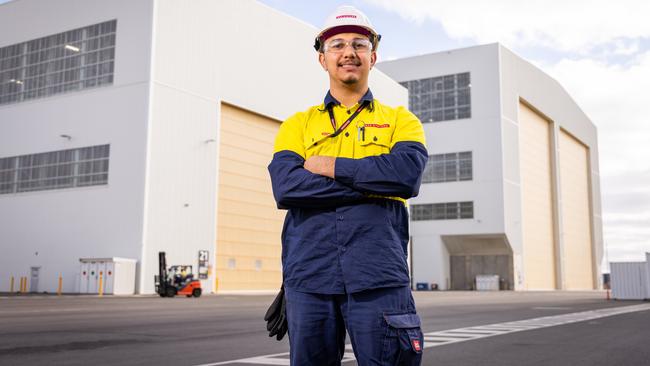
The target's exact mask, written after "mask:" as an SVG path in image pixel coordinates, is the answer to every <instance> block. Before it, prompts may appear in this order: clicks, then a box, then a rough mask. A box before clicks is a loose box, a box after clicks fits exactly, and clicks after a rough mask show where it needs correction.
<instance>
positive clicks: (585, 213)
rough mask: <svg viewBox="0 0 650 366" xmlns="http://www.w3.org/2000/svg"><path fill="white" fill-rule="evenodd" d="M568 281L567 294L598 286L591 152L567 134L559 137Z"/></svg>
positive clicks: (563, 132)
mask: <svg viewBox="0 0 650 366" xmlns="http://www.w3.org/2000/svg"><path fill="white" fill-rule="evenodd" d="M559 150H560V164H559V165H560V190H561V197H562V202H561V204H560V207H561V209H562V243H563V252H564V253H562V254H563V260H564V280H565V289H567V290H591V289H594V288H595V285H594V270H593V251H592V240H591V221H590V218H591V209H590V206H589V196H590V192H589V162H588V156H589V151H588V149H587V147H586V146H585V145H583V144H582V143H581V142H580V141H578V140H576V139H575V138H573V137H572V136H571V135H569V134H568V133H566V132H565V131H563V130H560V136H559Z"/></svg>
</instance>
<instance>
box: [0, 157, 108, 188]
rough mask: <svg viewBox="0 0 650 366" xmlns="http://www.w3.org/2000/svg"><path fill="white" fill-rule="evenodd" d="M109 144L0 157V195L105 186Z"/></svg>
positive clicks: (106, 182)
mask: <svg viewBox="0 0 650 366" xmlns="http://www.w3.org/2000/svg"><path fill="white" fill-rule="evenodd" d="M109 155H110V145H99V146H90V147H84V148H80V149H71V150H61V151H52V152H45V153H40V154H32V155H22V156H13V157H7V158H0V194H8V193H20V192H30V191H43V190H51V189H61V188H72V187H85V186H95V185H102V184H108V161H109Z"/></svg>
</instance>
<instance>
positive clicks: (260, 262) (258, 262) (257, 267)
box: [255, 259, 262, 271]
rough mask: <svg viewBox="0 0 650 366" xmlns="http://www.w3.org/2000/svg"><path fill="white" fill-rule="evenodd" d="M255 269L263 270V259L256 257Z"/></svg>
mask: <svg viewBox="0 0 650 366" xmlns="http://www.w3.org/2000/svg"><path fill="white" fill-rule="evenodd" d="M255 270H256V271H261V270H262V260H261V259H256V260H255Z"/></svg>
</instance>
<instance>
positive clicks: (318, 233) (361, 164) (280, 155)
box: [269, 6, 427, 366]
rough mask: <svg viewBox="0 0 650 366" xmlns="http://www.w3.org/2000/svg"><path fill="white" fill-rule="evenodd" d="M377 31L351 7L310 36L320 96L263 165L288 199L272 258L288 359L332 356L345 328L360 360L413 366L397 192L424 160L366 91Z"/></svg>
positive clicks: (284, 131) (403, 191)
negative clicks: (325, 83) (279, 281)
mask: <svg viewBox="0 0 650 366" xmlns="http://www.w3.org/2000/svg"><path fill="white" fill-rule="evenodd" d="M379 40H380V36H379V35H378V34H377V32H376V31H375V30H374V28H373V27H372V25H371V24H370V22H369V20H368V18H367V17H366V16H365V15H364V14H363V13H361V12H360V11H359V10H357V9H355V8H354V7H351V6H342V7H339V8H338V9H336V11H335V12H334V14H332V15H331V16H330V17H329V18H328V19H327V21H326V26H325V27H324V29H323V30H322V31H321V32H320V33H319V34H318V36H317V38H316V45H315V48H316V49H317V51H318V59H319V62H320V64H321V66H322V67H323V69H324V70H325V71H326V72H327V73H328V74H329V81H330V90H329V92H328V93H327V95H326V97H325V101H324V102H323V103H322V104H320V105H318V106H314V107H312V108H309V109H308V110H307V111H305V112H302V113H297V114H295V115H293V116H292V117H290V118H289V119H287V120H286V121H285V122H284V123H283V124H282V126H281V127H280V131H279V133H278V135H277V138H276V142H275V152H274V155H273V160H272V161H271V164H270V165H269V172H270V174H271V180H272V185H273V194H274V197H275V199H276V201H277V204H278V207H279V208H282V209H288V212H287V216H286V219H285V223H284V228H283V232H282V264H283V278H284V290H285V300H286V312H287V314H286V315H287V320H288V326H289V342H290V346H291V364H292V365H301V366H303V365H319V366H320V365H338V364H340V361H341V359H342V357H343V354H344V352H345V337H346V329H347V331H348V333H349V335H350V341H351V343H352V347H353V350H354V354H355V356H356V358H357V361H358V363H359V365H362V366H363V365H419V364H420V361H421V357H422V349H423V337H422V332H421V330H420V319H419V317H418V316H417V314H416V311H415V304H414V302H413V297H412V295H411V290H410V288H409V283H410V281H409V273H408V267H407V243H408V240H409V234H408V211H407V208H406V206H405V204H406V199H408V198H410V197H413V196H415V195H417V193H418V189H419V186H420V181H421V176H422V171H423V170H424V166H425V164H426V160H427V151H426V148H425V140H424V132H423V129H422V125H421V123H420V122H419V120H418V119H417V118H416V117H415V116H414V115H413V114H412V113H410V112H409V111H407V110H406V109H405V108H403V107H398V108H391V107H388V106H386V105H384V104H382V103H381V102H379V101H378V100H376V99H374V97H373V95H372V93H371V92H370V89H369V88H368V75H369V73H370V70H371V69H372V67H373V66H374V64H375V61H376V60H377V54H376V49H377V45H378V44H379Z"/></svg>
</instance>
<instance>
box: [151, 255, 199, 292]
mask: <svg viewBox="0 0 650 366" xmlns="http://www.w3.org/2000/svg"><path fill="white" fill-rule="evenodd" d="M154 282H155V284H156V293H158V295H160V297H174V296H176V295H185V296H187V297H192V296H194V297H199V296H201V281H199V280H198V279H195V278H194V274H193V273H192V266H189V265H176V266H171V267H169V269H168V268H167V260H166V259H165V252H159V253H158V275H157V276H154Z"/></svg>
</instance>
